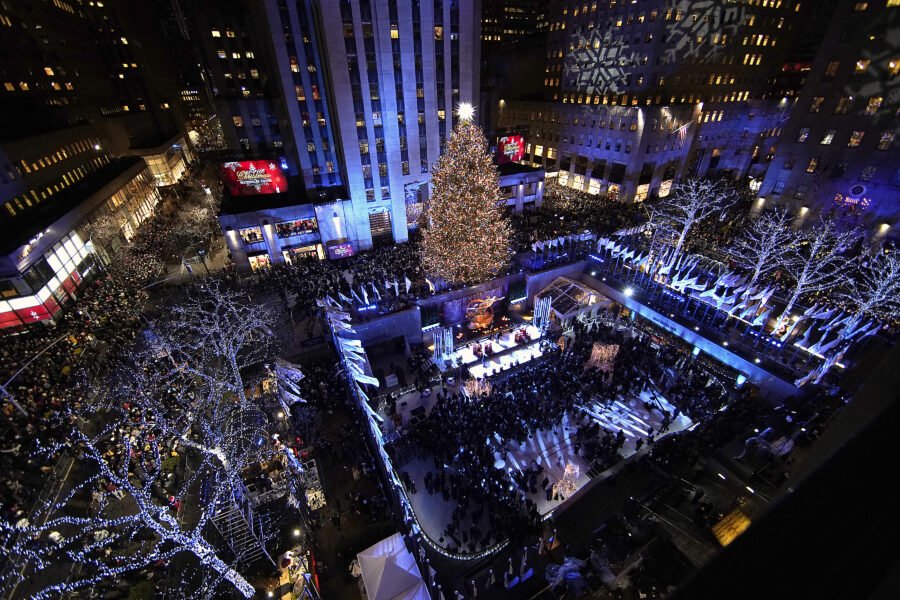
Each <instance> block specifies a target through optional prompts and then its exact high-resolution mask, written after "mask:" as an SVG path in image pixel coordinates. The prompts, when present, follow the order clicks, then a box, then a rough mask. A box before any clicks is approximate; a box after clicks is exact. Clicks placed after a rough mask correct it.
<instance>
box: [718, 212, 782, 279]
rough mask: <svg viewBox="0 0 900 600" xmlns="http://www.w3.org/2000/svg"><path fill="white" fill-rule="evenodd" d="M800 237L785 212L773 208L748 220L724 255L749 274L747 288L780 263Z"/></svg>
mask: <svg viewBox="0 0 900 600" xmlns="http://www.w3.org/2000/svg"><path fill="white" fill-rule="evenodd" d="M799 238H800V234H799V233H798V232H797V230H795V229H792V228H791V227H790V216H789V215H788V213H787V211H785V210H782V209H774V210H771V211H769V212H767V213H765V214H763V215H761V216H760V217H759V218H757V219H753V220H751V221H750V222H749V223H748V224H747V225H746V226H745V227H744V229H743V230H741V232H740V233H739V234H738V235H737V236H736V237H735V239H734V242H733V244H732V246H731V247H730V248H728V255H729V256H730V257H731V258H732V259H733V260H734V262H735V263H737V265H738V266H739V267H741V268H742V269H744V270H746V271H747V272H749V273H750V280H749V281H748V282H747V288H748V289H751V288H753V286H754V285H756V282H757V281H759V278H760V277H763V276H765V275H768V274H769V273H772V272H773V271H775V270H776V269H778V268H780V267H781V266H782V265H783V264H784V258H785V252H787V250H788V248H790V247H792V246H793V245H795V244H796V243H797V241H798V239H799Z"/></svg>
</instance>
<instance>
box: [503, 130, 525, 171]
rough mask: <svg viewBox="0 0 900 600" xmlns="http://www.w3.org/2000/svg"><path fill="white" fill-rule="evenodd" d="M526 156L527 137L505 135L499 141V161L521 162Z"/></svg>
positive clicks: (504, 162)
mask: <svg viewBox="0 0 900 600" xmlns="http://www.w3.org/2000/svg"><path fill="white" fill-rule="evenodd" d="M523 158H525V138H524V137H522V136H521V135H505V136H503V137H501V138H500V140H499V141H498V142H497V162H498V163H500V164H501V165H502V164H506V163H510V162H519V161H520V160H522V159H523Z"/></svg>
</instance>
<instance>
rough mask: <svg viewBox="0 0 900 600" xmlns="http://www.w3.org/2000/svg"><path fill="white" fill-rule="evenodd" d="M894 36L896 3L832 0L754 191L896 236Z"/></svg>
mask: <svg viewBox="0 0 900 600" xmlns="http://www.w3.org/2000/svg"><path fill="white" fill-rule="evenodd" d="M898 39H900V2H893V1H891V0H880V1H878V2H851V1H841V2H839V3H838V6H837V8H836V9H835V12H834V15H833V18H832V20H831V22H830V25H829V27H828V29H827V31H826V32H825V36H824V38H823V39H822V44H821V46H820V49H819V51H818V53H817V54H816V56H815V58H814V60H813V61H812V64H811V66H810V70H809V72H808V73H807V74H806V78H805V82H804V84H803V87H802V88H801V91H800V93H799V95H798V96H797V97H796V100H795V101H794V102H792V110H791V113H790V119H789V120H788V121H787V123H786V124H785V127H784V133H783V135H782V137H781V139H780V140H779V142H778V148H777V151H776V152H775V158H774V161H773V164H772V167H771V168H770V169H769V172H768V174H767V176H766V178H765V180H764V181H763V183H762V187H761V189H760V190H759V193H760V195H761V196H762V197H764V198H765V199H766V201H768V202H770V203H774V204H781V205H785V206H788V207H790V209H791V210H792V211H793V212H794V213H796V214H803V215H805V216H808V217H812V216H813V215H814V214H816V213H829V212H835V213H837V214H841V215H843V216H845V217H847V218H850V219H852V220H854V221H857V222H858V223H860V224H861V225H864V226H866V227H867V228H870V229H875V230H876V231H877V232H878V233H879V234H882V235H885V234H890V235H891V236H896V233H895V232H896V228H897V226H898V217H900V148H898V145H897V136H898V134H900V125H898V118H897V117H898V110H900V96H898V94H897V90H898V86H900V50H898V48H897V47H896V40H898Z"/></svg>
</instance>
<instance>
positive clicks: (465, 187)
mask: <svg viewBox="0 0 900 600" xmlns="http://www.w3.org/2000/svg"><path fill="white" fill-rule="evenodd" d="M431 183H432V193H431V198H430V200H429V202H428V206H427V208H426V210H425V229H424V232H423V235H422V259H423V262H424V263H425V266H426V269H427V270H428V271H429V272H430V273H433V274H435V275H438V276H440V277H442V278H444V279H446V280H448V281H452V282H454V283H473V282H480V281H485V280H487V279H490V278H491V277H494V276H495V275H497V274H498V273H499V272H500V271H501V269H503V267H504V266H506V264H507V261H508V260H509V256H510V249H509V245H510V235H511V229H510V225H509V223H508V221H507V219H506V217H505V216H504V214H503V209H502V207H501V206H500V186H499V175H498V173H497V168H496V167H495V166H494V164H493V161H492V160H491V157H490V155H489V154H488V146H487V140H485V138H484V134H483V133H482V132H481V129H480V128H479V127H478V126H477V125H475V124H474V123H473V122H472V121H471V120H466V119H460V121H459V122H458V124H457V126H456V128H455V129H454V130H453V133H452V135H451V136H450V139H449V141H448V142H447V148H446V152H445V153H444V154H443V155H442V156H441V157H440V158H439V159H438V161H437V164H436V165H435V166H434V169H433V171H432V176H431Z"/></svg>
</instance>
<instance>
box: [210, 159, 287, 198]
mask: <svg viewBox="0 0 900 600" xmlns="http://www.w3.org/2000/svg"><path fill="white" fill-rule="evenodd" d="M222 182H223V183H224V184H225V187H226V188H228V192H229V193H230V194H231V195H232V196H258V195H263V194H280V193H282V192H286V191H287V189H288V182H287V178H286V177H285V176H284V173H282V171H281V169H280V168H279V167H278V165H276V164H275V163H274V162H273V161H270V160H247V161H242V162H227V163H225V164H224V165H223V167H222Z"/></svg>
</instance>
